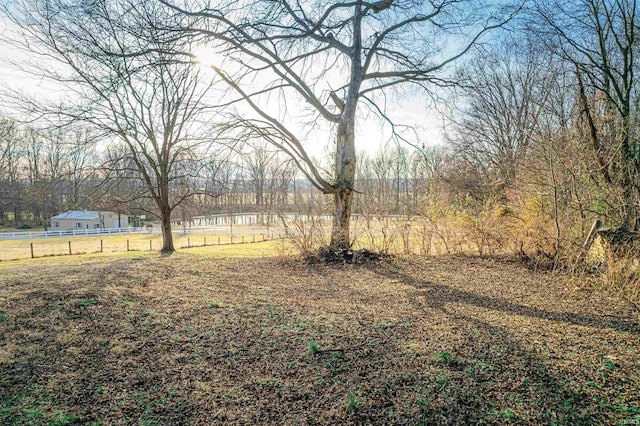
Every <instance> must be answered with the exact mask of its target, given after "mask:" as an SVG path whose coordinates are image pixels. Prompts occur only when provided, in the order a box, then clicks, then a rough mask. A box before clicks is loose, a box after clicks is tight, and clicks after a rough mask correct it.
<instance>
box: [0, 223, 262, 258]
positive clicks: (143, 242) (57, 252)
mask: <svg viewBox="0 0 640 426" xmlns="http://www.w3.org/2000/svg"><path fill="white" fill-rule="evenodd" d="M264 232H266V231H264ZM173 238H174V245H175V247H176V248H177V249H184V248H188V247H197V246H202V245H204V244H205V243H206V244H207V245H218V244H221V245H224V244H231V243H233V244H240V243H242V242H244V243H250V242H253V241H255V242H261V241H262V240H263V239H270V238H271V236H267V235H263V234H261V233H260V231H255V232H254V231H252V230H251V229H250V228H249V227H246V226H245V227H240V226H235V227H234V230H233V239H232V236H231V234H230V233H229V232H228V231H226V232H223V231H218V232H216V233H213V232H211V231H208V232H207V233H202V232H193V233H191V234H181V233H175V234H174V237H173ZM101 241H102V246H101ZM127 241H128V245H127ZM69 242H71V253H72V254H86V253H100V252H101V250H102V253H121V252H126V251H127V248H128V250H129V251H159V250H160V248H161V247H162V235H161V234H159V233H140V234H117V235H100V236H88V237H81V236H78V237H63V238H39V239H32V240H3V241H0V261H7V260H17V259H27V258H30V257H31V244H33V255H34V257H48V256H65V255H68V254H69Z"/></svg>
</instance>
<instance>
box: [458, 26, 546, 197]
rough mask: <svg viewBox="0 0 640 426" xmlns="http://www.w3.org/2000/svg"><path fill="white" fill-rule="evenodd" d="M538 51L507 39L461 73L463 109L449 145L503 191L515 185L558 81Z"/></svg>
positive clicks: (480, 55) (521, 42) (478, 57)
mask: <svg viewBox="0 0 640 426" xmlns="http://www.w3.org/2000/svg"><path fill="white" fill-rule="evenodd" d="M538 50H539V47H538V48H536V46H534V45H532V44H530V43H528V42H527V41H526V40H520V41H519V40H517V39H515V38H514V37H507V38H505V39H502V40H497V41H496V42H495V44H494V45H493V46H491V47H488V48H485V49H482V50H480V51H478V53H477V54H475V55H474V56H473V58H472V59H471V60H470V61H469V62H468V65H467V67H466V68H465V70H464V71H463V75H464V82H465V84H464V89H462V99H463V102H462V104H463V105H464V106H463V107H462V110H461V111H460V117H459V119H456V120H455V123H454V125H453V126H451V128H450V131H449V132H448V134H449V136H448V140H449V143H450V144H451V145H452V146H453V149H454V150H455V152H456V154H458V155H460V156H461V157H462V158H464V159H465V160H466V161H469V162H471V163H474V165H475V166H476V167H477V168H478V169H480V170H483V174H484V175H486V176H487V177H488V178H490V179H493V180H499V181H500V183H501V186H502V187H511V186H513V185H514V184H515V179H516V174H517V170H518V166H519V165H520V163H521V162H522V161H523V160H524V159H525V157H526V155H527V153H528V150H529V146H530V144H531V140H532V138H533V136H534V134H535V133H536V132H537V126H538V122H539V118H540V116H541V114H542V113H543V112H544V109H545V108H546V103H547V102H546V97H547V96H548V94H549V93H550V86H551V84H553V82H554V81H555V78H556V75H555V74H554V72H553V71H552V67H553V66H552V63H551V60H550V59H549V57H548V56H544V55H540V54H539V52H538Z"/></svg>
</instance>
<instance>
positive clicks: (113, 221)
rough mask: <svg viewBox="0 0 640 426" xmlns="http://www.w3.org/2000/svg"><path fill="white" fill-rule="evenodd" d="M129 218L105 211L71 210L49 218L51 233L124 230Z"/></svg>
mask: <svg viewBox="0 0 640 426" xmlns="http://www.w3.org/2000/svg"><path fill="white" fill-rule="evenodd" d="M128 226H129V216H128V215H126V214H118V213H114V212H107V211H87V210H71V211H68V212H64V213H60V214H59V215H56V216H53V217H52V218H51V230H52V231H66V230H70V229H99V228H126V227H128Z"/></svg>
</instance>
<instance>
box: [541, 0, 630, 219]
mask: <svg viewBox="0 0 640 426" xmlns="http://www.w3.org/2000/svg"><path fill="white" fill-rule="evenodd" d="M637 7H638V5H637V2H636V0H615V1H612V0H580V1H574V2H560V1H553V2H546V1H545V2H542V1H538V2H535V3H534V6H533V8H532V12H533V14H534V17H535V18H536V20H535V21H534V25H532V30H533V33H534V34H537V35H538V36H540V40H541V42H542V43H545V44H546V46H547V48H548V49H549V50H550V51H552V52H554V53H556V54H557V55H559V56H560V57H561V58H563V59H564V60H565V61H567V62H568V63H570V64H571V65H572V66H573V68H574V69H575V73H576V78H577V86H578V88H577V92H578V99H579V103H580V109H581V111H582V117H583V127H584V129H585V132H584V133H585V136H586V137H585V139H586V140H585V142H587V144H588V147H589V149H590V150H591V153H592V155H593V158H594V160H595V161H594V163H595V164H596V166H597V167H598V170H599V173H600V178H601V181H602V182H603V184H604V185H607V186H612V187H614V188H616V189H617V191H618V194H619V196H620V201H621V203H620V204H621V205H620V222H621V223H620V226H621V228H622V229H625V230H631V231H635V230H637V228H638V225H639V224H638V214H639V213H638V203H639V191H640V187H639V185H638V182H640V155H639V152H640V143H639V140H640V138H639V137H638V130H639V127H638V110H637V105H638V100H639V98H638V89H637V81H636V80H637V79H636V69H637V64H636V61H635V57H636V54H637V50H638V46H639V45H638V39H637V37H638V29H639V28H640V22H639V21H638V16H637Z"/></svg>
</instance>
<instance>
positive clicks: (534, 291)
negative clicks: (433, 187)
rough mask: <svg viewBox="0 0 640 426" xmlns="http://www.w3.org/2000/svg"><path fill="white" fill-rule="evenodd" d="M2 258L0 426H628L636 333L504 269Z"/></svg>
mask: <svg viewBox="0 0 640 426" xmlns="http://www.w3.org/2000/svg"><path fill="white" fill-rule="evenodd" d="M277 244H278V243H276V242H269V243H261V244H247V245H242V246H222V247H207V248H198V249H192V250H188V251H182V252H179V253H176V254H174V255H171V256H160V255H158V254H155V253H145V252H137V253H136V252H130V253H126V254H121V255H113V254H109V255H107V254H103V255H85V256H74V257H60V258H46V259H36V260H21V261H13V262H3V263H2V264H0V342H1V343H0V424H9V425H12V424H13V425H18V424H21V425H64V424H80V423H82V424H94V425H97V424H102V425H112V424H113V425H120V424H122V425H124V424H127V425H129V424H133V425H152V424H170V425H178V424H291V425H293V424H309V425H311V424H336V425H337V424H477V423H493V424H510V423H511V424H549V425H552V424H555V425H559V424H570V425H575V424H637V423H638V422H640V386H639V384H640V323H639V318H638V315H637V314H635V313H633V312H631V311H630V310H629V309H628V307H627V306H625V305H624V304H621V303H620V302H618V301H616V300H614V299H610V298H608V297H606V296H605V295H603V294H601V293H597V292H594V291H592V290H590V289H589V287H588V286H587V285H586V283H582V282H578V281H574V280H571V279H569V278H567V277H565V276H562V275H552V274H548V273H540V272H533V271H530V270H527V269H524V268H523V267H521V266H520V265H518V264H514V263H509V262H506V261H500V260H490V259H479V258H463V257H439V258H397V259H393V258H392V259H388V260H385V261H383V262H381V263H380V264H369V265H326V264H315V265H308V264H305V263H302V262H301V261H298V260H295V259H293V258H287V257H265V255H266V254H269V253H271V254H272V253H273V252H274V247H276V245H277Z"/></svg>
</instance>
